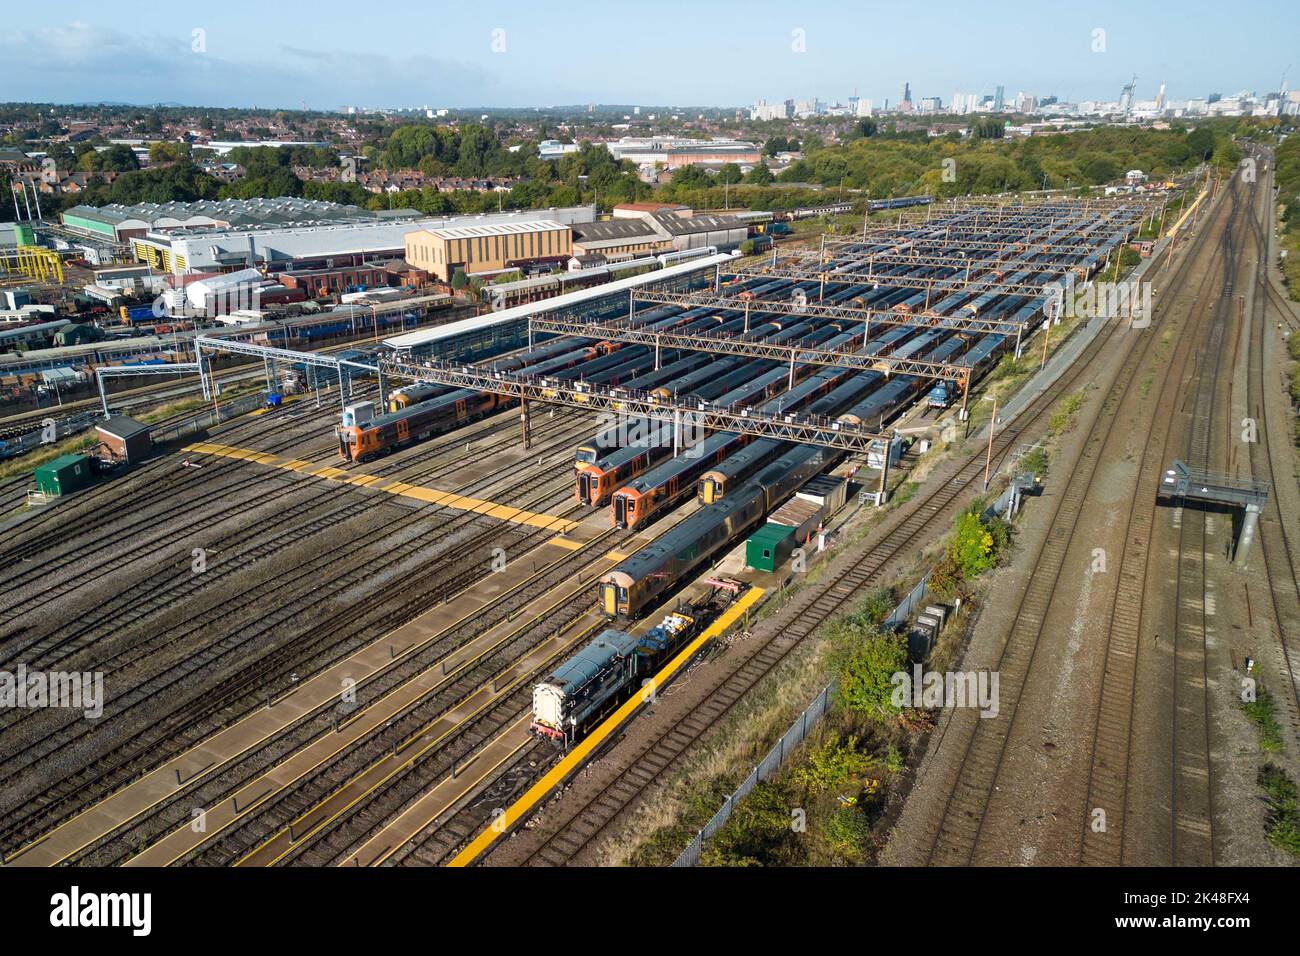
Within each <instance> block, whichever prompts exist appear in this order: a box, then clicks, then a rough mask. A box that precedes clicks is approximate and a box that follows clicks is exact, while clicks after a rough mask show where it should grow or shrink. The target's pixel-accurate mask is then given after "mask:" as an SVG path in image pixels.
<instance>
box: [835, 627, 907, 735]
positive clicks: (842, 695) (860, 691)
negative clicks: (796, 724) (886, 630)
mask: <svg viewBox="0 0 1300 956" xmlns="http://www.w3.org/2000/svg"><path fill="white" fill-rule="evenodd" d="M829 631H830V634H829V636H830V641H831V654H830V663H831V668H832V670H833V671H834V673H835V677H836V693H837V695H838V697H839V700H840V702H841V703H842V704H844V706H846V707H848V708H850V709H852V710H856V711H860V712H862V713H865V714H870V715H872V716H875V717H888V716H891V715H893V714H896V713H897V712H898V708H897V707H895V706H894V704H893V702H892V700H891V699H890V698H891V696H892V694H893V690H894V682H893V678H894V675H895V674H897V673H898V672H899V671H902V670H905V669H906V667H907V645H906V643H905V642H904V639H903V638H902V637H901V636H900V635H898V634H882V633H881V632H880V629H879V627H878V626H877V625H876V624H873V623H871V622H870V621H869V620H867V619H866V618H865V617H864V616H862V615H855V616H852V617H843V618H838V619H837V620H835V621H832V622H831V625H830V628H829Z"/></svg>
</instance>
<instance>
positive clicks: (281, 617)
mask: <svg viewBox="0 0 1300 956" xmlns="http://www.w3.org/2000/svg"><path fill="white" fill-rule="evenodd" d="M563 478H564V479H568V478H569V476H568V475H565V476H563ZM562 484H563V485H564V487H562V488H560V489H559V490H558V491H557V490H555V489H553V488H547V489H543V490H542V491H541V492H540V494H537V495H534V496H531V497H529V498H527V499H524V500H523V501H522V502H521V503H522V504H524V505H531V506H533V507H538V506H545V505H553V504H554V503H555V502H556V501H557V499H558V500H564V499H565V498H566V497H567V496H568V494H569V493H570V488H571V485H570V484H569V483H568V482H567V481H563V482H562ZM486 520H487V519H483V518H481V517H480V516H477V515H473V514H470V513H466V514H464V515H461V516H459V518H458V519H457V520H454V521H452V522H449V523H448V524H446V525H439V526H437V527H435V528H432V529H429V530H427V531H426V532H424V533H423V534H420V535H416V536H414V537H412V538H409V539H408V540H406V541H405V542H403V543H402V544H401V545H400V546H399V547H398V548H397V549H395V550H390V551H388V552H387V553H386V554H385V556H384V558H383V559H382V562H381V564H380V565H374V564H371V565H359V566H358V565H352V566H351V568H350V570H348V571H346V572H345V573H344V574H342V575H338V574H336V575H335V576H334V577H333V578H332V579H330V580H327V581H323V582H322V579H321V575H322V574H323V573H324V572H325V570H326V569H327V568H328V567H329V566H330V565H331V564H332V563H333V562H334V560H335V558H337V557H340V556H342V555H343V554H344V552H347V551H350V550H351V548H352V546H351V543H349V542H343V543H341V544H339V545H336V546H334V547H333V548H330V549H327V550H322V551H320V552H318V553H317V554H316V555H315V557H314V558H313V559H312V560H310V561H308V562H307V563H305V564H303V565H301V566H300V567H299V568H297V569H296V570H295V572H294V573H293V574H292V575H291V576H282V577H279V578H274V579H270V580H264V581H259V582H256V583H254V584H252V585H251V586H250V587H249V588H246V589H245V590H244V591H243V592H241V594H240V595H238V596H236V597H233V598H232V599H231V601H236V600H238V601H239V602H241V603H242V604H243V605H244V606H253V605H256V606H265V607H268V608H270V609H271V610H269V611H268V612H267V613H266V614H263V615H261V616H259V617H258V618H257V619H256V621H255V622H254V623H252V624H250V625H249V626H246V627H243V628H241V629H239V630H238V631H236V632H233V633H230V634H228V635H227V636H225V637H223V638H221V639H219V640H216V641H205V640H203V638H204V635H205V634H206V633H208V632H209V631H210V629H212V628H214V627H215V626H216V625H217V624H218V622H220V621H222V620H224V619H225V618H227V616H228V615H229V614H230V612H231V606H230V604H231V602H224V603H222V604H219V605H215V606H213V607H212V608H210V609H209V610H207V611H205V612H203V613H201V614H198V615H195V616H193V617H191V618H190V619H189V620H187V621H186V623H185V626H184V627H183V628H181V629H179V630H177V631H171V632H168V633H167V634H166V635H164V636H163V638H162V641H163V643H162V644H161V645H156V644H155V645H152V646H151V647H149V648H148V654H149V656H157V655H159V654H161V652H162V651H163V650H164V649H165V648H166V647H180V646H183V645H185V644H186V643H187V642H188V643H193V642H194V641H195V640H197V641H199V642H200V644H201V647H202V649H201V650H199V651H198V652H191V653H189V654H186V655H174V654H173V655H167V656H171V657H174V658H176V657H178V659H177V661H176V663H175V664H173V665H171V666H169V667H167V668H166V669H165V670H163V671H161V672H159V673H157V674H156V675H154V676H152V677H149V678H147V679H143V680H133V681H132V683H131V685H130V688H129V690H127V691H126V692H125V693H124V694H121V695H117V696H114V697H113V699H112V700H111V702H110V703H109V704H108V705H107V706H106V707H105V709H104V717H103V718H101V720H100V721H96V722H95V723H93V724H91V722H88V721H80V720H72V721H71V722H70V723H68V724H65V725H64V726H63V727H61V728H60V730H59V732H56V733H54V734H50V735H48V736H44V737H41V738H39V739H37V740H34V741H33V742H32V743H30V744H28V745H26V746H25V747H23V748H22V749H20V750H17V751H15V752H13V753H11V754H10V755H9V758H8V759H7V760H6V764H7V766H6V770H5V773H4V774H3V775H0V785H4V784H5V783H6V781H8V780H10V779H12V778H13V777H14V775H16V774H20V773H22V772H23V769H24V768H26V767H28V766H30V765H32V764H33V763H34V762H36V761H48V760H50V759H52V758H53V757H54V756H55V755H56V754H59V753H63V752H69V751H70V748H72V747H73V746H74V745H75V744H77V743H79V742H80V741H83V740H85V739H87V738H88V736H89V735H91V734H92V733H94V734H98V733H99V732H100V731H101V729H102V725H103V724H104V722H105V721H107V720H120V719H121V717H122V715H123V714H124V713H125V712H127V711H131V710H133V709H135V708H137V707H141V706H147V705H149V704H150V703H151V702H152V701H153V700H156V699H161V698H162V697H163V696H165V695H168V694H170V693H174V692H176V691H178V690H180V689H181V688H183V687H184V686H186V682H187V678H188V677H189V676H190V675H192V674H194V673H196V672H208V673H222V671H223V670H224V669H226V668H228V667H230V666H231V664H234V670H233V671H231V672H229V673H228V674H227V676H225V677H224V678H223V679H221V680H220V681H218V682H216V683H215V684H213V685H210V686H208V687H207V688H206V689H205V690H204V692H203V694H202V695H201V698H196V699H194V700H191V701H189V702H188V706H186V707H183V708H177V709H173V710H172V711H171V712H170V713H169V715H168V716H167V717H165V718H163V719H161V720H157V721H155V722H153V723H152V724H150V725H149V726H148V727H147V728H146V729H144V730H143V731H142V732H141V733H139V734H138V735H136V736H134V737H132V738H131V739H129V740H128V741H127V742H126V743H125V744H123V745H121V746H120V747H119V748H117V749H115V750H114V751H113V752H112V753H111V754H106V755H102V756H101V757H100V759H99V760H97V761H96V762H95V763H94V764H93V765H91V766H89V767H86V768H85V769H84V770H82V771H81V772H78V773H73V774H71V775H69V776H67V777H65V778H64V779H63V780H61V781H60V782H59V783H58V784H56V785H54V786H51V787H49V788H47V789H46V790H45V791H44V792H43V793H42V794H40V796H39V797H38V798H37V799H35V800H33V801H31V802H30V803H29V804H28V805H27V807H26V808H25V809H26V810H27V812H26V813H25V814H23V815H22V816H21V818H20V819H18V820H14V819H12V818H11V819H10V820H7V821H6V824H7V825H6V827H5V829H4V830H3V831H0V840H4V841H5V842H7V843H11V844H12V843H13V842H19V843H21V842H25V841H24V840H23V839H22V836H23V835H28V837H29V838H30V831H28V832H27V833H26V834H23V833H22V832H21V831H19V830H18V829H17V828H18V827H20V826H23V825H24V824H25V823H28V822H29V821H31V820H33V819H36V818H39V819H42V821H43V822H46V823H48V822H49V821H50V818H51V816H52V813H53V811H54V810H55V809H56V808H64V807H68V806H69V805H70V804H73V803H74V802H76V803H79V802H81V801H84V799H85V795H86V793H87V792H88V791H89V788H90V786H91V784H92V783H99V784H101V786H102V784H103V783H104V782H105V778H106V777H108V769H107V767H106V766H105V765H106V764H108V765H110V766H112V767H113V769H115V770H117V773H115V774H113V776H112V780H111V781H109V782H110V787H109V789H115V787H113V786H112V783H116V784H117V785H121V784H123V783H125V782H129V779H130V778H129V777H127V778H126V779H123V778H122V769H123V768H125V767H129V766H134V765H135V764H136V763H137V762H139V761H146V762H147V763H156V762H157V761H158V757H159V756H160V755H165V754H166V753H170V752H174V751H175V750H176V749H177V747H178V746H179V745H180V744H181V742H182V741H183V740H184V739H185V738H184V737H183V736H181V734H182V732H191V731H193V730H194V729H195V728H199V727H202V728H208V727H210V726H211V723H212V721H213V720H215V719H217V718H218V717H219V716H220V715H222V714H226V715H231V714H232V713H233V714H237V713H240V712H242V711H243V710H244V706H245V705H244V703H243V702H244V701H246V700H248V698H249V696H250V695H253V696H256V695H257V694H259V693H262V692H263V689H264V688H266V687H268V686H272V687H273V686H276V679H277V677H276V675H280V676H281V678H282V676H283V675H284V674H285V673H287V672H288V671H289V670H290V669H293V668H297V667H300V666H301V664H300V662H301V661H303V660H310V659H312V658H310V657H308V656H307V655H318V656H321V655H322V652H324V654H323V657H324V659H325V661H326V663H325V664H322V665H321V666H327V665H328V662H329V661H331V660H333V659H336V658H337V657H338V656H339V653H341V652H340V651H338V650H337V648H338V647H339V641H340V639H346V637H347V635H348V634H349V633H352V631H353V628H352V626H351V625H353V624H355V623H356V622H360V621H363V620H364V621H365V622H366V625H367V627H368V628H369V629H371V630H372V631H373V632H374V633H376V634H377V635H378V634H382V633H384V632H386V631H388V630H391V629H392V628H393V627H394V626H396V625H398V624H400V623H403V622H404V621H406V620H409V619H411V618H412V617H414V616H415V615H416V614H418V613H419V612H420V611H422V610H424V609H425V608H426V607H428V606H432V604H436V603H437V599H431V598H430V597H429V589H428V588H427V586H426V588H424V589H420V590H419V591H418V598H417V599H412V597H411V595H410V594H409V593H408V594H407V595H406V597H405V599H402V597H401V595H400V592H402V591H407V590H408V589H406V588H403V587H401V586H400V584H398V585H395V586H390V587H389V588H385V589H380V590H376V591H374V592H372V593H371V594H370V595H368V596H366V597H363V598H360V599H359V600H356V601H354V602H353V603H352V605H351V606H350V608H349V615H348V616H347V617H346V618H338V619H335V620H334V621H332V622H331V623H330V624H328V625H326V626H324V627H320V628H317V629H315V630H314V631H313V632H312V634H311V636H310V638H308V639H307V640H306V641H303V642H280V643H278V644H277V643H276V642H275V640H274V635H275V634H276V633H277V632H278V631H282V630H283V628H284V627H285V625H287V624H288V623H289V622H290V621H292V620H293V619H294V618H295V617H296V616H297V615H299V614H301V613H304V612H305V611H306V610H307V609H308V608H309V607H312V606H314V605H315V604H316V603H318V601H319V598H318V596H317V595H316V593H315V591H316V588H315V587H313V586H312V585H313V584H318V583H323V584H325V585H327V586H329V587H331V588H332V589H335V590H337V589H347V588H350V587H355V586H357V585H359V584H360V583H361V582H362V581H363V580H365V579H366V578H368V577H370V576H371V575H377V574H381V573H382V572H383V570H384V568H385V567H395V566H396V565H398V564H399V563H401V562H403V561H404V560H405V559H407V558H409V557H411V556H413V555H416V554H418V553H419V552H420V551H421V550H422V549H424V548H426V547H428V546H429V545H430V544H431V543H432V541H433V540H434V539H444V538H446V537H448V536H449V535H451V534H452V533H453V531H454V530H463V529H465V528H468V527H469V526H470V525H474V524H476V523H478V522H481V521H486ZM408 524H409V517H408V516H405V515H403V516H398V517H396V518H394V519H392V520H391V521H390V522H389V527H390V528H391V529H394V530H395V529H396V528H397V526H405V525H408ZM453 526H454V527H453ZM541 533H545V532H543V531H541V530H540V529H539V530H538V531H537V532H534V536H535V535H536V534H541ZM488 538H491V539H492V540H496V541H499V540H501V529H500V528H499V527H498V526H496V525H495V524H494V525H492V526H491V527H489V528H488V529H487V530H486V532H481V533H479V534H477V535H475V536H472V537H471V539H470V541H468V542H466V543H465V547H472V540H474V539H477V540H480V541H484V540H487V539H488ZM527 538H528V536H527V535H525V536H522V539H521V542H523V541H526V540H527ZM520 546H523V543H520ZM345 567H348V565H346V564H345ZM479 577H481V573H480V571H479V570H478V569H477V568H473V567H471V568H467V569H465V570H463V571H461V572H460V573H459V574H458V575H456V577H455V579H454V582H455V583H453V584H451V585H447V586H446V588H445V590H440V591H439V594H441V595H449V594H450V593H453V590H460V589H461V588H463V587H467V586H471V585H472V584H473V582H474V581H476V580H478V578H479ZM300 582H301V583H302V584H303V586H304V587H303V589H302V590H301V591H300V592H299V593H298V594H296V596H294V597H292V598H288V599H277V597H276V595H277V594H278V592H280V591H283V590H286V589H287V587H288V585H290V584H297V583H300ZM439 583H440V584H441V583H442V582H439ZM395 598H396V599H397V603H396V605H395V604H394V599H395ZM265 647H269V648H270V649H269V650H265V651H263V652H262V653H257V652H254V653H253V654H251V655H248V654H246V653H245V652H246V649H247V648H265ZM141 653H143V652H141ZM267 693H268V694H272V695H273V692H270V691H268V692H267ZM227 719H229V716H228V717H227ZM218 726H220V724H219V723H218ZM110 758H111V759H110ZM54 822H57V819H56V820H55V821H54Z"/></svg>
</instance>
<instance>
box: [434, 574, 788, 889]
mask: <svg viewBox="0 0 1300 956" xmlns="http://www.w3.org/2000/svg"><path fill="white" fill-rule="evenodd" d="M764 590H765V589H764V588H760V587H752V588H750V589H749V590H748V591H746V592H745V593H744V594H742V595H741V596H740V598H739V599H738V600H737V601H736V602H735V603H733V604H732V605H731V607H729V608H727V610H726V611H724V612H723V613H722V614H721V615H720V616H719V617H718V619H717V620H716V621H714V622H713V623H712V624H710V625H709V626H708V627H707V628H705V629H704V630H703V631H702V632H700V634H699V635H698V636H697V637H696V638H695V639H694V640H693V641H691V642H690V643H689V644H687V645H686V646H685V647H684V648H682V650H681V651H679V652H678V654H677V656H676V657H674V658H673V659H672V660H671V661H669V662H668V663H667V664H665V665H664V667H663V669H662V670H661V671H659V673H657V674H655V676H654V677H653V678H652V679H651V682H650V685H649V686H651V687H662V686H663V685H664V684H666V683H667V682H668V681H669V680H671V679H672V677H673V675H675V674H676V673H677V672H678V671H679V670H681V669H682V668H683V667H685V666H686V664H687V663H688V662H689V661H690V660H691V658H692V657H694V656H695V655H696V654H697V653H698V652H699V650H700V648H701V647H703V646H704V644H705V642H706V641H710V640H712V639H713V638H715V637H717V636H718V635H719V634H722V633H723V632H725V631H726V630H727V628H729V627H731V625H732V624H734V623H736V621H737V620H739V618H740V616H741V615H742V614H744V613H745V612H746V611H747V610H749V609H750V608H751V607H753V606H754V604H755V603H756V602H757V601H758V600H759V598H761V597H762V596H763V594H764ZM642 702H643V701H642V694H634V695H633V696H632V698H631V699H630V700H628V701H627V702H626V703H624V704H623V706H622V707H620V708H619V709H618V710H616V711H614V713H612V714H610V715H609V717H607V718H605V721H604V722H603V723H602V724H601V725H600V726H599V727H597V728H596V729H595V730H593V731H592V732H591V733H590V734H588V735H587V736H586V737H585V738H584V739H583V740H582V742H581V743H579V744H578V746H576V747H574V748H573V749H572V750H570V751H569V752H568V753H567V754H566V755H565V756H564V758H563V759H562V760H561V761H560V762H559V763H557V764H556V765H555V766H554V767H552V768H551V769H550V770H549V771H548V772H547V773H546V775H545V776H544V777H542V779H541V780H538V781H537V783H535V784H533V785H532V787H530V788H529V790H528V792H527V793H525V794H524V795H523V796H522V797H520V798H519V799H518V800H516V801H515V802H514V803H513V804H512V805H511V806H510V807H509V808H508V809H507V810H506V812H505V815H504V816H502V817H499V818H498V819H497V820H494V821H493V823H491V824H489V825H488V826H487V827H486V828H485V829H484V830H483V832H482V833H480V834H479V835H478V836H477V837H475V838H474V840H473V842H471V843H470V844H469V846H467V847H465V849H463V850H461V851H460V852H459V853H458V854H456V857H455V859H453V860H452V861H451V862H450V863H448V864H447V865H448V866H468V865H469V864H470V863H472V862H474V860H475V859H476V858H477V857H479V856H480V855H481V854H482V853H483V851H484V850H486V849H487V848H488V847H489V846H491V845H492V844H493V843H494V842H496V839H497V837H499V836H500V835H501V834H502V833H505V832H506V831H507V830H509V829H510V828H511V827H512V826H514V824H515V823H517V822H518V821H519V820H520V819H522V818H523V816H524V815H525V814H526V813H528V812H529V811H530V810H532V808H533V807H535V806H536V805H537V804H538V803H540V802H541V801H542V799H543V798H544V797H545V796H546V795H547V794H548V793H550V792H551V791H552V790H554V789H555V788H556V787H558V786H559V785H560V783H562V782H563V781H564V779H565V778H567V777H568V776H569V775H570V774H572V773H573V772H575V771H576V770H577V769H578V768H579V767H581V766H582V764H583V763H585V762H586V760H587V757H588V756H589V755H590V754H591V752H592V751H594V750H595V749H596V748H597V747H598V746H600V744H601V743H603V742H604V741H605V739H606V738H608V737H609V736H610V734H612V733H613V732H614V731H615V730H616V729H618V727H619V726H620V725H621V724H622V723H623V722H624V721H625V720H627V719H628V718H629V717H630V716H632V713H633V712H634V711H635V710H636V709H637V708H639V707H640V706H641V704H642Z"/></svg>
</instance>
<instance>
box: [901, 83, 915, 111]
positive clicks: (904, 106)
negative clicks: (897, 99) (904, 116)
mask: <svg viewBox="0 0 1300 956" xmlns="http://www.w3.org/2000/svg"><path fill="white" fill-rule="evenodd" d="M898 108H899V109H900V110H901V111H902V112H904V113H910V112H912V86H911V84H909V83H904V84H903V102H901V103H899V104H898Z"/></svg>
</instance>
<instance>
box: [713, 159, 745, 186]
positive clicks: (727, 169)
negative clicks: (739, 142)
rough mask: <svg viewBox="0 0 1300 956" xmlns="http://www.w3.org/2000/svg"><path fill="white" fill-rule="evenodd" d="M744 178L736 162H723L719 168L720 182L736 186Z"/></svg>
mask: <svg viewBox="0 0 1300 956" xmlns="http://www.w3.org/2000/svg"><path fill="white" fill-rule="evenodd" d="M741 179H742V177H741V175H740V167H739V166H737V165H736V164H735V163H723V164H722V168H721V169H719V170H718V182H720V183H726V184H728V185H731V186H734V185H736V183H738V182H740V180H741Z"/></svg>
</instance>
